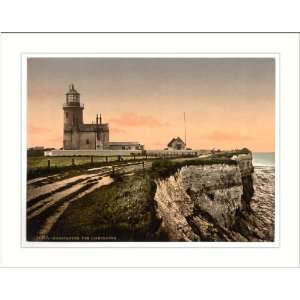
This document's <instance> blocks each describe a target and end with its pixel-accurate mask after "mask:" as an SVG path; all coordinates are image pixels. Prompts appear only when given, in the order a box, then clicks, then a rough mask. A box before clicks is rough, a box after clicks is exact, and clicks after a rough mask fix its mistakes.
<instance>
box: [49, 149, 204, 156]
mask: <svg viewBox="0 0 300 300" xmlns="http://www.w3.org/2000/svg"><path fill="white" fill-rule="evenodd" d="M133 154H135V155H149V156H164V155H166V156H167V155H169V156H171V155H173V156H183V155H199V154H200V150H176V151H175V150H173V151H172V150H145V151H142V150H52V151H45V152H44V155H45V156H130V155H133Z"/></svg>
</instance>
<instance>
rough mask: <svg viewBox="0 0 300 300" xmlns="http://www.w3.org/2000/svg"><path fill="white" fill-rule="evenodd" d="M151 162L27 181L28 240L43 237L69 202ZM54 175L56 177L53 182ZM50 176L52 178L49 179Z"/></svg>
mask: <svg viewBox="0 0 300 300" xmlns="http://www.w3.org/2000/svg"><path fill="white" fill-rule="evenodd" d="M151 165H152V162H150V161H149V162H144V166H143V164H141V163H128V164H126V165H119V166H114V167H112V166H106V167H101V168H94V169H89V170H86V171H85V172H84V173H83V174H81V175H76V176H73V177H69V178H66V179H59V178H60V177H55V176H53V175H51V176H49V177H41V178H36V179H34V180H30V181H28V183H27V228H28V229H29V232H30V234H29V240H43V239H44V238H45V237H46V236H47V234H48V233H49V232H50V230H51V228H52V227H53V225H54V224H55V223H56V222H57V220H58V219H59V217H60V216H61V215H62V214H63V213H64V212H65V210H66V209H67V208H68V207H69V205H70V204H71V203H72V202H74V201H78V200H80V199H81V198H82V197H83V196H85V195H87V194H89V193H92V192H93V191H95V190H96V189H98V188H100V187H102V186H104V185H108V184H111V183H112V182H113V179H112V178H111V177H110V176H109V175H110V174H111V173H112V169H114V172H115V173H121V174H134V173H135V172H137V171H141V170H143V168H145V169H148V168H150V167H151ZM53 177H54V179H55V180H56V181H54V182H52V183H49V182H51V180H53ZM49 179H51V180H50V181H49Z"/></svg>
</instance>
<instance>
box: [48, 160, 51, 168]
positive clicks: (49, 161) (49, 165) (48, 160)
mask: <svg viewBox="0 0 300 300" xmlns="http://www.w3.org/2000/svg"><path fill="white" fill-rule="evenodd" d="M50 167H51V166H50V159H48V170H50Z"/></svg>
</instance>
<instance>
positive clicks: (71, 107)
mask: <svg viewBox="0 0 300 300" xmlns="http://www.w3.org/2000/svg"><path fill="white" fill-rule="evenodd" d="M63 110H64V125H65V126H66V125H67V126H76V125H79V124H82V123H83V118H82V115H83V106H82V105H80V94H79V93H78V92H77V91H76V90H75V88H74V84H70V86H69V91H68V92H67V93H66V103H64V106H63Z"/></svg>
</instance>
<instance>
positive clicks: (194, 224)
mask: <svg viewBox="0 0 300 300" xmlns="http://www.w3.org/2000/svg"><path fill="white" fill-rule="evenodd" d="M234 159H236V160H237V162H238V163H237V165H227V164H213V165H204V166H201V165H197V166H193V165H191V166H185V167H182V168H181V169H180V170H178V172H177V173H176V174H175V175H174V176H170V177H169V178H167V179H164V180H157V181H156V185H157V189H156V194H155V201H156V203H157V213H158V216H159V217H160V218H161V220H162V225H161V226H162V228H163V230H164V231H165V232H166V233H167V234H168V236H169V239H170V240H172V241H201V240H202V241H247V240H248V239H247V237H246V236H244V235H243V234H241V232H239V230H238V228H239V220H240V219H241V218H242V216H243V214H244V212H245V213H246V212H250V211H251V208H250V202H251V198H252V196H253V193H254V189H253V180H252V173H253V166H252V159H251V155H244V156H239V157H234Z"/></svg>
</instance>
